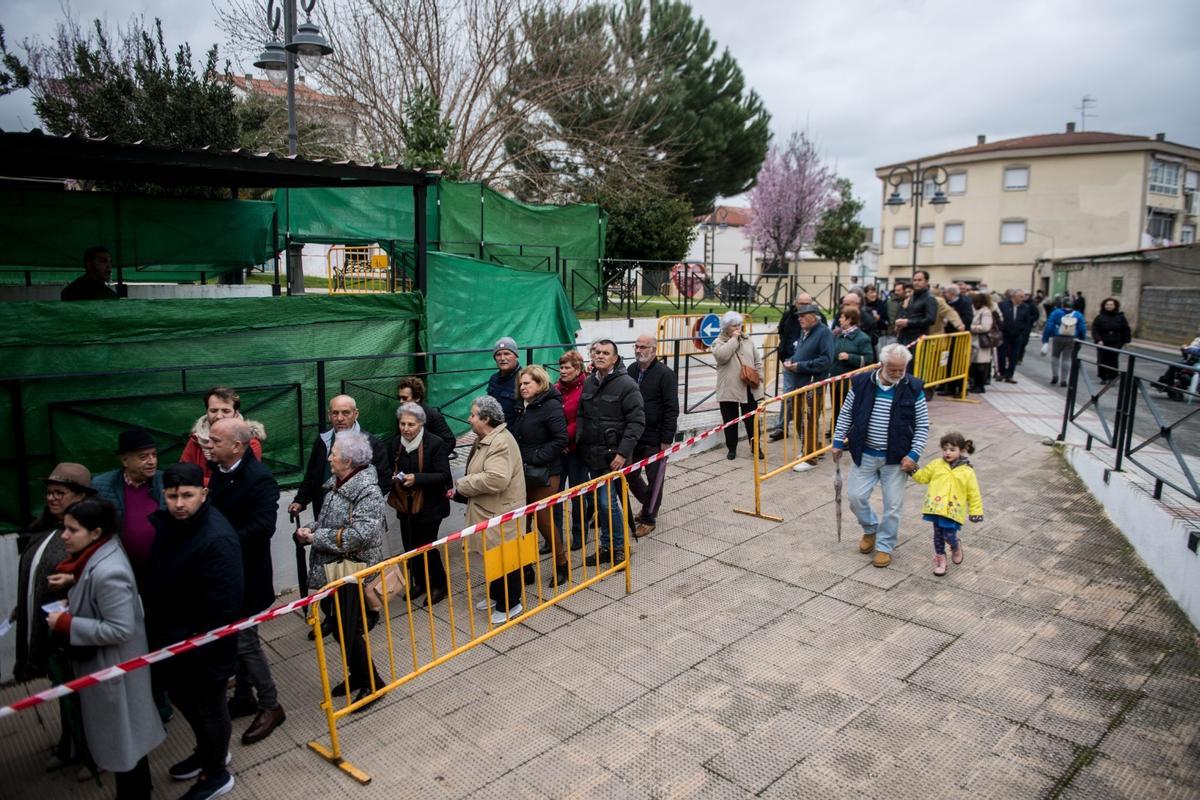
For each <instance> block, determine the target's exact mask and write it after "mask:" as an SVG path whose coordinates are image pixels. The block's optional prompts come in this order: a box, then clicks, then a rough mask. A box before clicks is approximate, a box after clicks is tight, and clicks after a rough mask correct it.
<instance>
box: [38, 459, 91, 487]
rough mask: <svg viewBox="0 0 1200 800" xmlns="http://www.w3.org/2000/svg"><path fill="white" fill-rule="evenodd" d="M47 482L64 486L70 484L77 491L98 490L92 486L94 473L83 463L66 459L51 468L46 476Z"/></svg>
mask: <svg viewBox="0 0 1200 800" xmlns="http://www.w3.org/2000/svg"><path fill="white" fill-rule="evenodd" d="M46 483H61V484H62V485H63V486H70V487H71V488H72V489H75V490H76V491H79V492H83V493H84V494H95V493H96V490H95V489H93V488H92V473H91V472H89V471H88V468H87V467H85V466H84V465H83V464H74V463H72V462H70V461H64V462H63V463H61V464H59V465H58V466H56V467H55V468H54V469H53V470H51V472H50V474H49V475H48V476H46Z"/></svg>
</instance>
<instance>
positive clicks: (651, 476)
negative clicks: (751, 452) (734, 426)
mask: <svg viewBox="0 0 1200 800" xmlns="http://www.w3.org/2000/svg"><path fill="white" fill-rule="evenodd" d="M730 419H733V417H730ZM726 441H727V442H728V439H727V440H726ZM657 452H658V446H657V445H651V444H639V445H638V446H637V447H635V448H633V460H634V461H641V460H642V459H643V458H647V457H649V456H652V455H654V454H655V453H657ZM666 471H667V462H666V460H665V459H664V460H662V461H655V462H654V463H653V464H650V465H648V466H647V467H645V468H644V469H639V470H638V471H636V472H633V473H630V475H629V491H631V492H633V496H634V497H636V498H637V500H638V502H639V503H641V504H642V510H641V511H639V512H638V518H639V519H640V520H641V521H642V522H644V523H646V524H647V525H654V524H655V523H656V522H657V520H658V507H659V506H660V505H662V496H663V483H664V482H665V481H666ZM628 513H630V514H632V513H633V510H632V509H630V510H629V511H628Z"/></svg>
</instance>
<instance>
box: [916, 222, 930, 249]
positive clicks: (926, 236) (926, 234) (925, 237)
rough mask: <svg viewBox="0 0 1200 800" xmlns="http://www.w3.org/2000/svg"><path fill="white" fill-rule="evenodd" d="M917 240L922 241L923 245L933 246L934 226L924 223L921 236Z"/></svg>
mask: <svg viewBox="0 0 1200 800" xmlns="http://www.w3.org/2000/svg"><path fill="white" fill-rule="evenodd" d="M917 241H919V242H920V243H921V247H933V226H932V225H922V226H921V236H920V238H919V239H918V240H917Z"/></svg>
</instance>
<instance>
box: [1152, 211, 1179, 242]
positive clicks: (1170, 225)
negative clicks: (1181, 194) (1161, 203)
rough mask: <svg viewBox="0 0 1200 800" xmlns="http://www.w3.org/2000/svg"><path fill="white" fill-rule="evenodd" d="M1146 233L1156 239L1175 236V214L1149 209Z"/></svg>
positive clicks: (1167, 238)
mask: <svg viewBox="0 0 1200 800" xmlns="http://www.w3.org/2000/svg"><path fill="white" fill-rule="evenodd" d="M1146 233H1148V234H1150V238H1151V239H1154V240H1156V241H1164V242H1166V241H1170V240H1172V239H1174V238H1175V215H1174V214H1171V213H1169V212H1166V211H1151V212H1150V216H1149V218H1148V219H1147V222H1146Z"/></svg>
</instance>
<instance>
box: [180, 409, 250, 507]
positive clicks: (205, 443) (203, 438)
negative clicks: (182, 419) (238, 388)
mask: <svg viewBox="0 0 1200 800" xmlns="http://www.w3.org/2000/svg"><path fill="white" fill-rule="evenodd" d="M230 417H236V418H237V419H240V420H242V421H243V422H245V423H246V424H247V425H249V426H250V435H251V437H252V438H251V439H250V449H251V450H253V451H254V457H255V458H257V459H258V460H259V461H262V443H263V442H265V441H266V440H267V429H266V428H265V427H263V424H262V423H261V422H257V421H255V420H252V419H245V418H244V417H243V416H242V398H241V397H240V396H239V395H238V393H237V392H235V391H234V390H233V389H230V388H228V387H225V386H214V387H213V388H211V389H209V390H208V392H206V393H205V395H204V413H203V414H201V415H200V419H198V420H196V424H195V425H193V426H192V432H191V433H190V434H188V440H187V444H186V445H184V446H183V454H182V455H180V456H179V461H180V462H181V463H184V464H195V465H196V466H198V467H200V469H202V470H204V485H205V486H207V485H208V476H209V466H208V464H209V462H210V461H212V460H213V456H212V445H210V444H209V439H208V431H209V429H210V428H211V427H212V426H213V424H214V423H216V422H217V421H218V420H222V419H228V418H230Z"/></svg>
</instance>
